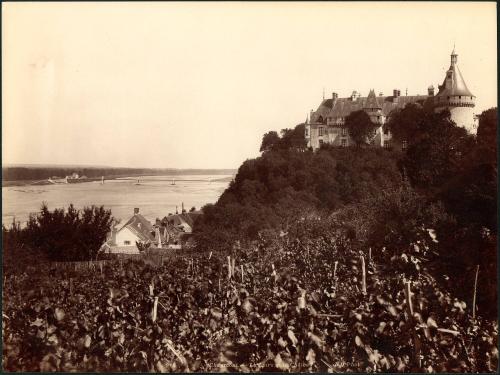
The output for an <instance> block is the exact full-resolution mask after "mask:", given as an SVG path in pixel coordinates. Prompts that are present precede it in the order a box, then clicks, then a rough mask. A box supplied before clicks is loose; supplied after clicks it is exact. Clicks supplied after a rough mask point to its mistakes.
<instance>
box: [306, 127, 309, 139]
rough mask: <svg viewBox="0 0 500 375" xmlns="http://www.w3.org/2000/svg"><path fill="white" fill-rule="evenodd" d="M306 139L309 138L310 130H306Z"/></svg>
mask: <svg viewBox="0 0 500 375" xmlns="http://www.w3.org/2000/svg"><path fill="white" fill-rule="evenodd" d="M306 137H309V129H308V128H306Z"/></svg>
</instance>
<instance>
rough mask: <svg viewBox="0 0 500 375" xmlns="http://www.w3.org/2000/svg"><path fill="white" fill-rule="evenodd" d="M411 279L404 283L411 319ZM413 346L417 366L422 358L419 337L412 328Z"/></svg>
mask: <svg viewBox="0 0 500 375" xmlns="http://www.w3.org/2000/svg"><path fill="white" fill-rule="evenodd" d="M411 294H412V293H411V281H407V282H406V283H405V297H406V305H407V308H408V315H409V320H411V321H413V320H414V319H415V318H414V316H413V301H412V298H411ZM413 346H414V356H415V363H418V367H422V358H421V356H420V347H421V344H420V339H419V338H418V335H417V331H416V330H415V329H414V330H413Z"/></svg>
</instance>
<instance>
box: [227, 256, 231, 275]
mask: <svg viewBox="0 0 500 375" xmlns="http://www.w3.org/2000/svg"><path fill="white" fill-rule="evenodd" d="M227 279H228V280H231V256H230V255H228V256H227Z"/></svg>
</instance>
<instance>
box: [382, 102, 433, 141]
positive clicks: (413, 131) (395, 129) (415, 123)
mask: <svg viewBox="0 0 500 375" xmlns="http://www.w3.org/2000/svg"><path fill="white" fill-rule="evenodd" d="M425 121H426V113H425V111H424V109H423V108H422V106H420V105H418V104H413V103H412V104H408V105H407V106H405V107H404V108H402V109H397V110H395V111H393V112H392V113H391V115H390V117H389V121H388V122H387V124H386V127H387V129H389V131H390V132H391V134H392V136H393V137H394V138H395V139H396V140H398V141H399V142H403V141H407V142H411V143H414V141H415V140H417V139H419V138H420V137H421V136H422V132H423V131H424V128H425V125H424V123H425Z"/></svg>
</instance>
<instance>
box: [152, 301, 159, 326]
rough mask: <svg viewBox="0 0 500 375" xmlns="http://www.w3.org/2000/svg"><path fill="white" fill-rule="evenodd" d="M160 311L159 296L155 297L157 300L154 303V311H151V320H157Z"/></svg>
mask: <svg viewBox="0 0 500 375" xmlns="http://www.w3.org/2000/svg"><path fill="white" fill-rule="evenodd" d="M157 313H158V297H155V302H154V304H153V311H152V312H151V320H152V321H153V323H154V322H156V315H157Z"/></svg>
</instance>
